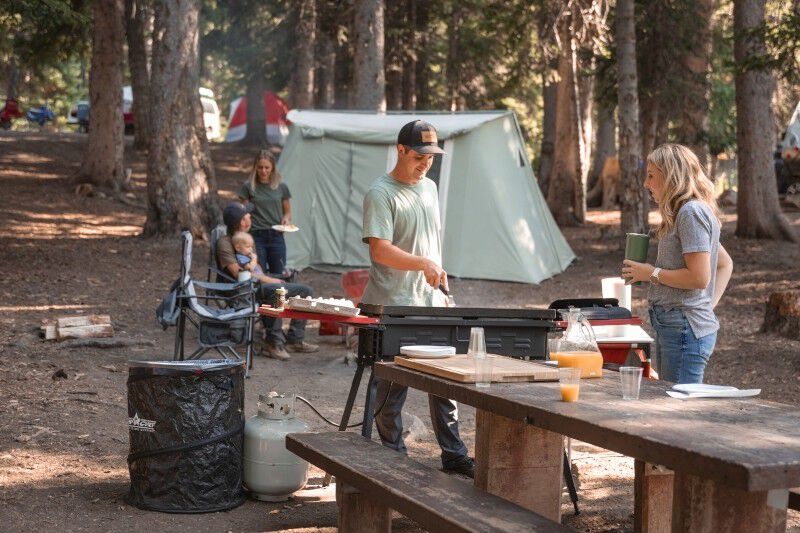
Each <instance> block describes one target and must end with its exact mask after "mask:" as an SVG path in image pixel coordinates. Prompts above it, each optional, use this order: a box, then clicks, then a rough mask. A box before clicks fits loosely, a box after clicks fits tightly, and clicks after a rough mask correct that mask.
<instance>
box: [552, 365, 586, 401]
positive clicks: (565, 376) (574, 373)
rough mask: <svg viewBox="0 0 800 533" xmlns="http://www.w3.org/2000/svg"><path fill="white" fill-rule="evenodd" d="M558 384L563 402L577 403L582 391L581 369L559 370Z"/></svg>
mask: <svg viewBox="0 0 800 533" xmlns="http://www.w3.org/2000/svg"><path fill="white" fill-rule="evenodd" d="M558 383H559V387H560V389H561V401H564V402H577V401H578V395H579V394H580V389H581V369H580V368H559V369H558Z"/></svg>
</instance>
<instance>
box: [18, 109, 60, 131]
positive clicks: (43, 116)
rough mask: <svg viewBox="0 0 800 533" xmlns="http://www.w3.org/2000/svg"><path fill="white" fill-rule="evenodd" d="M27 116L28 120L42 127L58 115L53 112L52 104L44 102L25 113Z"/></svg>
mask: <svg viewBox="0 0 800 533" xmlns="http://www.w3.org/2000/svg"><path fill="white" fill-rule="evenodd" d="M25 118H26V119H28V122H32V123H34V124H38V125H39V127H42V126H44V125H45V124H47V123H48V122H52V121H53V120H55V118H56V116H55V115H54V114H53V110H52V109H50V106H48V105H47V104H44V105H40V106H39V107H32V108H30V109H28V111H27V112H26V113H25Z"/></svg>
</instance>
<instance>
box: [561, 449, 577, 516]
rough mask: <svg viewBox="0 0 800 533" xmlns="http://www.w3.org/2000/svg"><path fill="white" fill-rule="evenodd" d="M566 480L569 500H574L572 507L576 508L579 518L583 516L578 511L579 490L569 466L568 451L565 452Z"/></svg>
mask: <svg viewBox="0 0 800 533" xmlns="http://www.w3.org/2000/svg"><path fill="white" fill-rule="evenodd" d="M564 480H565V481H566V482H567V490H568V491H569V499H570V500H572V506H573V507H575V516H577V515H579V514H581V512H580V511H579V510H578V490H577V489H576V488H575V479H574V478H573V477H572V467H571V466H570V464H569V457H568V456H567V452H566V450H564Z"/></svg>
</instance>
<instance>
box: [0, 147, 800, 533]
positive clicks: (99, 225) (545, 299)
mask: <svg viewBox="0 0 800 533" xmlns="http://www.w3.org/2000/svg"><path fill="white" fill-rule="evenodd" d="M84 142H85V137H84V136H81V135H78V134H55V133H46V134H39V133H0V187H2V193H1V194H0V257H1V258H2V260H0V265H2V270H3V271H4V275H3V276H2V277H0V295H2V296H1V297H0V324H1V326H0V520H1V521H2V522H1V523H2V526H0V529H3V530H7V531H41V530H63V531H93V532H94V531H130V530H137V531H138V530H150V531H185V530H202V531H279V530H290V531H317V530H326V531H327V530H333V529H335V525H336V508H335V503H334V501H333V493H332V491H331V489H330V488H327V489H324V488H321V487H320V481H321V476H322V474H321V472H320V471H319V470H313V471H312V474H311V475H312V479H311V483H310V484H309V488H308V489H306V490H303V491H301V492H300V493H298V496H297V497H296V498H295V499H294V500H293V501H291V502H289V503H287V504H268V503H263V502H256V501H252V500H251V501H248V502H247V503H245V504H244V505H242V506H241V507H239V508H237V509H235V510H232V511H229V512H222V513H213V514H208V515H169V514H160V513H155V512H146V511H141V510H139V509H136V508H133V507H131V506H129V505H127V504H126V503H125V502H124V495H125V494H126V492H127V489H128V471H127V466H126V461H125V457H126V455H127V453H128V435H127V433H128V430H127V420H126V416H127V407H126V406H127V403H126V402H127V400H126V385H125V381H126V377H127V369H126V365H127V361H128V360H134V359H154V358H165V359H168V358H170V356H171V352H172V343H173V335H174V330H172V329H170V330H167V331H162V330H161V328H160V327H158V325H157V324H156V322H155V319H154V310H155V307H156V305H157V304H158V302H159V301H160V299H161V298H162V296H163V295H164V294H166V292H167V289H168V287H169V285H170V282H171V281H172V280H173V279H175V278H176V277H177V275H178V269H179V261H180V260H179V246H180V245H179V242H178V239H177V238H171V239H163V240H143V239H141V238H139V237H138V236H137V234H138V233H139V232H140V228H141V226H142V224H143V222H144V218H145V210H144V201H145V200H144V199H145V183H144V165H145V159H144V156H142V155H141V154H135V153H133V152H132V151H131V150H130V149H128V150H127V152H126V161H128V163H127V164H128V166H130V167H132V169H133V185H134V188H133V191H132V194H131V195H130V197H129V198H128V199H127V200H126V201H125V202H120V201H118V200H113V199H111V198H107V197H100V196H95V197H90V198H86V197H81V196H77V195H76V194H74V192H73V189H74V184H72V183H71V182H70V181H69V176H70V175H71V174H72V173H73V172H74V171H75V170H76V169H77V166H78V164H79V162H80V156H81V153H82V151H83V148H84ZM213 156H214V160H215V163H216V168H217V173H218V181H219V186H220V189H221V191H222V196H223V197H225V198H232V197H233V191H235V190H236V189H237V188H238V186H239V183H240V182H241V181H242V180H243V179H244V171H245V166H246V165H247V164H248V163H249V161H251V155H250V153H249V152H247V151H243V150H241V149H238V148H231V147H227V146H224V145H214V147H213ZM788 214H789V216H790V217H791V218H792V220H793V223H794V225H795V226H796V227H798V229H799V230H800V212H797V211H791V212H789V213H788ZM724 222H725V224H724V231H723V238H722V240H723V243H724V245H725V247H726V248H727V249H728V250H729V251H730V253H731V255H732V256H733V260H734V263H735V271H734V276H733V280H732V281H731V285H730V288H729V291H728V293H727V294H726V296H725V299H724V301H723V304H722V305H721V307H720V308H719V316H720V320H721V323H722V330H721V332H720V335H719V340H718V344H717V349H716V351H715V353H714V356H713V358H712V359H711V362H710V364H709V367H708V371H707V381H708V382H710V383H726V384H731V385H736V386H742V387H760V388H762V390H763V393H762V396H763V397H764V398H768V399H772V400H778V401H782V402H786V403H790V404H793V405H800V342H797V341H788V340H786V339H782V338H780V337H777V336H773V335H765V334H761V333H758V330H759V327H760V325H761V322H762V319H763V315H764V302H765V300H766V298H767V296H768V295H769V293H770V292H772V291H775V290H778V289H781V288H789V287H797V286H798V282H800V269H798V267H797V265H798V264H800V249H799V248H798V247H797V246H789V245H787V244H785V243H773V242H760V241H755V240H745V239H737V238H735V237H734V236H733V229H734V226H735V214H734V213H733V211H732V210H731V209H730V208H728V209H726V214H725V217H724ZM617 223H618V218H617V214H616V213H612V212H602V211H592V212H591V214H590V221H589V223H587V224H586V225H585V226H583V227H580V228H568V229H566V230H565V235H566V237H567V239H568V240H569V242H570V244H571V246H572V247H573V249H574V250H575V252H576V254H577V255H578V256H579V257H578V259H577V260H576V261H575V263H574V264H573V265H572V266H570V268H569V269H567V271H566V272H564V273H563V274H561V275H559V276H556V277H555V278H553V279H550V280H547V281H545V282H543V283H542V284H540V285H521V284H513V283H502V282H485V281H474V280H458V279H457V280H453V281H452V283H451V285H452V287H451V288H452V291H453V293H454V295H455V298H456V301H457V302H458V304H459V305H464V306H490V307H491V306H497V305H500V304H502V305H503V306H546V305H547V304H549V303H550V302H551V301H553V300H555V299H557V298H563V297H579V296H593V295H599V293H600V278H601V277H606V276H612V275H616V274H617V273H618V272H619V267H620V261H621V259H622V254H621V252H620V251H619V250H618V249H617V246H616V242H617V239H616V238H615V234H614V228H615V227H616V225H617ZM194 252H195V257H196V258H198V259H196V261H195V267H196V268H195V272H196V274H198V275H202V274H201V268H202V267H204V264H205V258H206V257H207V254H208V248H207V246H206V245H205V244H203V243H199V244H197V246H196V248H195V250H194ZM301 280H302V281H303V282H306V283H309V284H310V285H312V286H313V287H314V288H315V290H316V293H317V294H318V295H322V296H333V295H338V294H340V293H341V290H340V288H339V277H338V276H337V275H333V274H325V273H319V272H314V271H306V272H303V273H302V274H301ZM644 297H645V294H644V290H643V289H634V300H635V302H634V311H635V313H636V314H639V315H640V316H645V315H646V313H645V308H644V303H645V302H644ZM81 313H107V314H110V315H111V317H112V320H113V322H114V326H115V330H116V338H118V339H121V340H126V341H130V344H131V345H130V346H127V347H122V348H80V347H75V346H73V345H72V344H74V343H71V342H70V341H66V342H62V343H56V342H45V341H43V340H41V339H40V338H39V331H38V328H39V325H40V322H41V320H42V319H44V318H52V317H59V316H69V315H75V314H81ZM309 339H310V340H312V341H314V342H319V343H320V344H321V345H322V349H321V350H320V352H319V353H317V354H310V355H296V356H294V357H293V358H292V359H291V360H290V361H287V362H279V361H275V360H270V359H262V358H258V359H257V360H256V363H255V369H254V372H253V375H252V378H251V379H249V380H248V381H247V385H246V387H247V389H246V391H247V400H246V415H247V416H248V417H249V416H252V415H254V414H255V410H256V399H257V396H258V394H259V393H265V392H268V391H270V390H277V391H285V392H296V393H299V394H301V395H303V396H305V397H307V398H308V399H309V400H311V401H312V402H313V403H314V404H315V405H317V406H318V408H320V409H321V410H322V411H323V412H324V413H325V414H327V415H328V416H329V417H332V418H336V417H338V416H339V415H340V414H341V412H342V410H343V406H344V401H345V397H346V393H347V390H348V387H349V385H350V380H351V378H352V375H353V371H354V367H353V366H348V365H346V364H344V362H343V360H344V356H345V354H346V351H347V350H346V349H345V348H344V346H343V345H342V344H341V343H339V342H338V339H337V338H335V337H322V338H318V337H317V331H316V329H314V328H313V327H311V328H309ZM60 369H63V370H64V371H65V372H66V376H67V378H66V379H56V378H54V377H53V375H54V373H55V372H56V371H58V370H60ZM406 410H407V426H410V420H411V419H412V416H416V417H419V419H420V421H421V422H422V423H423V425H424V427H423V428H421V430H420V431H414V432H413V434H412V435H411V437H412V438H411V441H410V443H409V444H410V446H409V448H410V454H411V456H412V457H414V458H415V459H417V460H419V461H421V462H424V463H426V464H429V465H430V466H436V465H437V463H438V453H437V448H436V445H435V441H434V439H433V436H432V432H431V431H430V422H429V419H428V416H427V402H426V399H425V397H424V396H423V395H422V394H421V393H417V392H414V391H412V392H411V393H410V395H409V401H408V402H407V404H406ZM298 412H299V413H300V415H301V416H302V417H303V418H304V419H305V420H306V421H307V422H308V423H309V424H310V425H311V426H312V428H315V429H323V428H324V427H325V426H324V423H322V422H321V421H320V420H319V419H318V418H317V417H315V416H314V415H313V413H312V412H311V411H310V410H309V409H307V408H305V406H299V407H298ZM360 412H361V411H360V410H359V407H357V409H356V412H355V416H359V415H360ZM417 427H419V426H417ZM474 430H475V412H474V409H471V408H469V407H463V408H462V409H461V432H462V435H463V436H464V438H465V441H466V443H467V445H468V446H469V447H470V449H473V446H474V436H475V433H474ZM701 438H706V437H701ZM573 450H574V453H573V458H574V462H575V464H576V467H577V470H578V472H579V482H580V487H579V491H580V498H581V506H582V511H583V512H582V514H581V515H580V516H579V517H574V516H572V514H571V512H570V506H569V505H568V504H567V503H564V506H563V511H564V522H565V523H566V524H568V525H570V526H572V527H574V528H576V529H578V530H583V531H631V530H632V529H633V520H632V514H631V513H632V511H633V462H632V460H631V459H629V458H626V457H622V456H620V455H618V454H615V453H611V452H608V451H606V450H602V449H599V448H595V447H592V446H588V445H586V444H583V443H573ZM564 501H565V502H566V501H567V498H564ZM789 522H790V528H791V529H792V530H795V531H800V514H799V513H795V512H792V511H790V512H789ZM395 527H396V528H397V529H398V530H405V531H409V530H411V531H413V530H417V529H418V528H417V527H416V526H415V525H414V524H413V523H411V522H410V521H409V520H407V519H404V518H402V517H398V518H397V519H396V520H395Z"/></svg>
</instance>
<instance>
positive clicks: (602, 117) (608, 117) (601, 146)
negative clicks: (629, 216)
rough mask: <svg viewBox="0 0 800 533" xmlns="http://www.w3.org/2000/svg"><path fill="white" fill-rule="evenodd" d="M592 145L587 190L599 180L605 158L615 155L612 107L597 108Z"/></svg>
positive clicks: (615, 140) (614, 123) (615, 126)
mask: <svg viewBox="0 0 800 533" xmlns="http://www.w3.org/2000/svg"><path fill="white" fill-rule="evenodd" d="M594 145H595V150H594V154H592V168H591V170H590V171H589V181H588V184H589V188H594V187H595V185H596V184H597V182H598V180H599V179H600V173H601V172H602V171H603V165H604V164H605V162H606V158H608V157H611V156H613V155H616V153H617V123H616V121H615V120H614V106H607V105H601V106H599V108H598V110H597V129H596V130H595V141H594ZM587 201H588V200H587Z"/></svg>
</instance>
